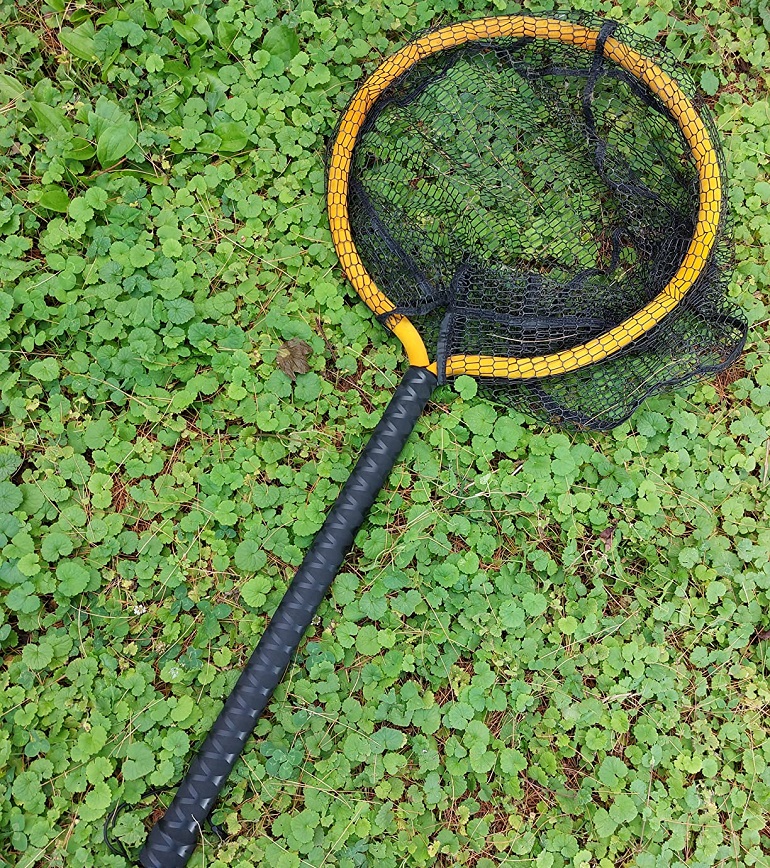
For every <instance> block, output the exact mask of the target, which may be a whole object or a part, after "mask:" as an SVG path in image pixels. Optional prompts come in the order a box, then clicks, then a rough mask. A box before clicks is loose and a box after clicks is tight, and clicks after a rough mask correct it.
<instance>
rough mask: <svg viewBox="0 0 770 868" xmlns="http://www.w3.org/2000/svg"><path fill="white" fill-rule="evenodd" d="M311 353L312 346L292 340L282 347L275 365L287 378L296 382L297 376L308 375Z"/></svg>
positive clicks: (297, 339) (295, 339)
mask: <svg viewBox="0 0 770 868" xmlns="http://www.w3.org/2000/svg"><path fill="white" fill-rule="evenodd" d="M311 352H312V350H311V349H310V345H309V344H307V343H306V342H305V341H303V340H301V339H300V338H291V340H288V341H286V343H285V344H282V345H281V348H280V349H279V350H278V354H277V356H276V357H275V363H276V365H277V366H278V367H279V368H280V370H282V371H283V372H284V374H286V376H287V377H289V378H290V379H291V380H296V379H297V374H306V373H307V372H308V371H309V370H310V365H309V364H308V363H307V359H308V356H309V355H310V353H311Z"/></svg>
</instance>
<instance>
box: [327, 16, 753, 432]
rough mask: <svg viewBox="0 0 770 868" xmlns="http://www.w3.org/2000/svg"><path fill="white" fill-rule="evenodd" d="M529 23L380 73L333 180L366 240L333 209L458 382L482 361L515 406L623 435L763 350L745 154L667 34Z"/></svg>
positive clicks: (380, 292)
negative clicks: (738, 273)
mask: <svg viewBox="0 0 770 868" xmlns="http://www.w3.org/2000/svg"><path fill="white" fill-rule="evenodd" d="M504 20H505V19H485V21H486V22H500V21H504ZM527 20H529V21H531V22H534V23H533V24H532V25H531V26H530V28H529V30H526V29H525V30H523V31H522V29H521V28H520V27H519V28H518V33H517V34H516V35H509V36H505V35H502V36H500V35H495V38H491V36H490V37H487V36H486V35H485V33H484V32H481V33H480V32H479V30H478V27H479V25H483V24H484V22H471V23H469V25H468V26H469V27H470V26H472V27H475V28H476V29H475V30H474V31H473V35H472V37H469V38H470V41H468V39H465V38H462V35H461V36H460V37H455V36H450V37H447V36H446V35H445V34H446V33H447V29H444V30H442V31H438V33H437V34H433V35H431V34H428V35H427V36H424V37H423V38H422V39H421V40H420V41H419V43H418V44H419V45H422V46H423V47H422V48H418V49H417V51H416V53H415V52H413V53H412V54H411V55H409V54H408V50H407V55H406V60H405V61H403V62H402V63H401V65H402V66H404V70H403V71H402V72H400V73H398V74H394V72H393V70H390V71H389V72H386V75H387V76H389V78H390V80H389V81H387V84H385V85H383V82H382V81H381V82H380V83H379V84H378V82H377V76H378V75H379V74H380V71H378V73H375V75H374V76H373V77H372V79H369V80H368V81H367V83H366V84H364V86H363V87H362V88H361V90H360V91H359V93H358V94H357V96H356V97H354V100H353V102H352V103H351V108H350V109H349V111H348V114H347V116H346V119H347V122H348V124H349V129H348V130H347V131H346V130H345V129H341V130H339V131H338V135H337V142H338V147H339V142H340V141H342V148H343V152H344V149H345V147H346V145H345V137H346V135H347V136H348V138H349V144H348V146H347V147H348V150H349V152H350V153H349V159H347V160H343V161H342V162H343V163H344V166H343V168H342V169H341V170H339V172H336V169H335V166H334V165H332V167H331V169H330V175H329V188H330V193H331V195H330V203H333V202H334V189H335V187H336V186H337V185H338V184H341V183H342V182H343V181H344V182H346V190H345V191H344V195H345V202H344V203H342V204H343V206H344V207H346V210H347V213H346V219H347V220H348V221H349V237H350V240H351V242H352V244H351V249H352V254H350V255H349V254H348V250H347V247H346V245H345V243H344V239H343V241H342V242H341V241H340V239H339V238H338V237H337V236H338V235H339V225H338V221H337V220H336V218H335V213H334V211H333V209H331V208H330V214H331V219H332V231H333V234H335V242H336V243H337V248H338V252H339V253H340V259H341V261H342V264H343V266H344V267H345V269H346V271H347V272H348V275H349V276H350V277H351V280H352V281H353V283H354V285H355V286H356V288H357V289H358V291H359V293H361V295H362V297H363V298H364V300H365V301H366V302H367V303H368V304H369V306H370V307H372V308H373V310H374V311H375V313H377V314H378V316H379V318H380V320H381V321H382V322H383V324H385V325H386V326H390V327H393V325H394V324H397V323H399V322H400V321H401V320H402V319H403V318H404V317H406V318H408V319H409V321H410V322H411V323H412V324H413V325H414V326H415V327H416V328H417V330H418V332H419V334H420V336H421V337H422V339H423V341H424V342H425V346H426V348H427V351H428V354H429V355H430V357H431V358H432V359H435V360H436V366H437V373H438V377H439V382H444V381H446V380H448V379H450V378H453V377H457V376H459V375H461V374H470V375H472V376H475V377H477V378H479V383H480V386H481V391H482V392H483V393H484V394H486V395H487V396H488V397H490V398H492V399H493V400H495V401H496V402H499V403H503V404H506V405H509V406H511V407H515V408H517V409H519V410H522V411H524V412H526V413H527V414H529V415H533V416H535V417H538V418H541V419H544V420H547V421H550V422H556V423H560V424H566V425H572V426H577V427H585V428H593V429H606V428H611V427H613V426H614V425H617V424H618V423H619V422H621V421H622V420H624V419H625V418H627V417H628V416H629V415H630V414H631V413H632V412H633V411H634V409H635V408H636V407H637V406H638V405H639V404H640V403H641V402H642V401H643V400H644V399H645V398H646V397H648V396H649V395H651V394H653V393H656V392H660V391H662V390H664V389H668V388H670V387H673V386H676V385H678V384H681V383H684V382H686V381H689V380H692V379H694V378H697V377H701V376H704V375H706V374H710V373H714V372H716V371H719V370H721V369H723V368H725V367H726V366H728V365H730V364H731V363H732V362H733V361H734V360H735V358H736V357H737V355H738V354H739V353H740V351H741V349H742V346H743V343H744V340H745V335H746V321H745V319H744V317H743V315H742V313H741V312H740V310H739V309H737V308H736V306H735V305H734V304H733V303H732V302H731V301H730V300H729V299H728V297H727V294H726V289H727V283H728V280H729V276H730V272H731V246H730V241H729V234H728V231H727V229H728V215H727V197H726V191H725V186H724V182H723V178H724V159H723V155H722V151H721V149H720V146H719V139H718V135H717V132H716V130H715V128H714V125H713V123H712V121H711V118H710V116H709V113H708V111H707V110H706V108H705V107H704V106H703V105H702V104H701V102H700V101H699V99H698V97H697V94H696V89H695V86H694V84H693V82H692V80H691V79H690V78H689V77H688V76H687V74H686V73H685V72H684V71H683V70H682V69H681V68H680V67H679V66H678V65H677V64H676V63H675V62H674V61H673V60H672V58H671V57H670V56H668V55H667V54H666V53H665V52H664V51H663V50H662V49H661V47H660V46H658V45H657V44H656V43H654V42H651V41H648V40H646V39H643V38H642V37H640V36H639V35H638V34H636V33H634V32H633V31H632V30H630V29H628V28H627V27H624V26H623V25H618V24H615V23H614V22H612V23H607V22H602V21H599V20H596V19H592V18H588V17H586V16H582V17H581V18H580V19H574V18H573V19H571V20H564V21H555V20H548V21H545V20H540V21H539V20H538V19H527ZM458 27H462V25H458ZM449 30H450V32H451V31H456V30H457V28H450V29H449ZM489 30H490V33H491V34H497V33H498V31H499V30H500V27H497V28H495V27H494V26H491V25H490V26H489ZM504 30H505V28H503V32H504ZM522 33H523V35H521V34H522ZM554 34H555V35H554ZM466 36H467V34H466ZM432 38H434V39H437V40H444V42H446V43H448V44H447V45H446V47H444V45H443V44H441V43H440V42H439V43H438V44H437V43H436V42H435V41H434V42H432V43H431V41H430V40H431V39H432ZM455 42H457V43H458V44H453V43H455ZM424 46H427V48H426V47H424ZM403 53H404V52H403V51H402V54H403ZM420 54H424V55H425V56H423V57H420ZM415 56H416V57H417V58H418V59H417V60H416V61H415V59H414V58H415ZM373 82H374V83H373ZM378 91H379V92H378ZM357 101H358V103H359V104H361V105H362V106H363V108H362V110H361V111H360V112H359V113H358V114H357V113H356V110H355V107H356V104H357ZM351 114H352V122H351ZM338 162H339V159H338ZM343 175H344V178H343V177H342V176H343Z"/></svg>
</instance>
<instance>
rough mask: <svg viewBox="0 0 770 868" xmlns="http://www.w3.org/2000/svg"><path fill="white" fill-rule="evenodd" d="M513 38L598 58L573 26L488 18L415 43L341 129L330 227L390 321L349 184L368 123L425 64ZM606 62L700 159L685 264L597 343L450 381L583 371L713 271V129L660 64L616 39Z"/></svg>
mask: <svg viewBox="0 0 770 868" xmlns="http://www.w3.org/2000/svg"><path fill="white" fill-rule="evenodd" d="M504 37H531V38H535V39H553V40H557V41H559V42H564V43H568V44H570V45H575V46H577V47H579V48H583V49H585V50H586V51H594V50H595V48H596V40H597V38H598V37H599V32H598V31H596V30H591V29H590V28H586V27H584V26H582V25H579V24H573V23H571V22H568V21H559V20H556V19H549V18H534V17H530V16H523V15H522V16H520V15H506V16H498V17H494V18H480V19H478V20H476V21H466V22H462V23H460V24H454V25H451V26H449V27H444V28H441V29H440V30H436V31H434V32H433V33H428V34H426V35H425V36H423V37H422V38H420V39H418V40H416V41H414V42H411V43H409V44H408V45H406V46H404V48H402V49H401V50H400V51H397V52H396V53H395V54H393V55H392V56H391V57H389V58H388V59H387V60H385V61H384V62H383V63H382V64H381V66H380V67H378V69H377V70H376V71H375V72H374V73H373V75H372V76H371V77H370V78H369V79H368V80H367V81H366V82H365V83H364V85H363V86H362V87H361V89H360V90H359V91H358V93H357V94H356V95H355V97H354V99H353V101H352V102H351V103H350V105H349V106H348V109H347V111H346V113H345V115H344V117H343V119H342V121H341V123H340V127H339V131H338V133H337V138H336V140H335V142H334V146H333V148H332V154H331V159H330V162H329V183H328V195H327V206H328V212H329V224H330V227H331V233H332V239H333V241H334V246H335V248H336V250H337V255H338V256H339V259H340V263H341V264H342V267H343V269H344V271H345V273H346V275H347V276H348V279H349V280H350V282H351V283H352V285H353V287H354V288H355V290H356V291H357V292H358V294H359V295H360V296H361V298H362V299H363V300H364V302H366V304H367V305H368V306H369V307H370V308H371V309H372V310H373V311H374V312H375V313H377V314H380V315H381V314H385V313H388V312H389V311H391V310H394V309H395V305H394V304H393V302H392V301H391V300H390V299H389V298H388V297H387V296H386V295H385V294H384V293H383V292H381V291H380V289H379V288H378V287H377V285H376V284H375V282H374V281H373V280H372V278H371V277H370V276H369V274H368V273H367V271H366V269H365V267H364V265H363V262H362V261H361V258H360V257H359V255H358V252H357V251H356V248H355V245H354V243H353V238H352V235H351V230H350V221H349V217H348V197H347V190H348V177H349V174H350V168H351V162H352V157H353V148H354V145H355V141H356V137H357V135H358V132H359V130H360V129H361V125H362V124H363V122H364V119H365V118H366V115H367V113H368V112H369V110H370V109H371V107H372V105H373V104H374V102H375V101H376V100H377V98H378V97H379V96H380V94H382V92H383V90H385V88H386V87H387V86H388V85H389V84H391V82H393V80H394V79H396V78H397V77H398V76H399V75H401V74H402V73H404V72H405V71H406V70H407V69H409V68H410V67H411V66H413V65H414V64H415V63H417V62H418V61H420V60H422V59H423V58H425V57H428V56H429V55H431V54H435V53H436V52H438V51H443V50H445V49H447V48H452V47H454V46H456V45H461V44H463V43H466V42H472V41H474V40H479V39H500V38H504ZM604 54H605V56H606V57H608V58H610V59H611V60H614V61H615V62H616V63H617V64H619V65H620V66H622V67H623V68H624V69H626V70H627V71H628V72H630V73H631V74H632V75H634V76H635V77H636V78H637V79H639V80H640V81H643V82H644V83H645V84H646V85H647V86H648V87H649V88H650V90H651V91H652V92H653V93H655V94H656V95H657V96H658V97H659V99H660V100H661V101H662V102H663V103H664V104H665V105H666V107H667V108H668V109H669V111H670V112H671V115H672V117H673V118H674V119H675V120H676V122H677V124H678V125H679V127H680V129H681V130H682V133H683V135H684V137H685V140H686V141H687V143H688V145H689V146H690V149H691V151H692V155H693V160H694V162H695V165H696V169H697V172H698V178H699V182H700V193H699V208H698V220H697V223H696V226H695V229H694V231H693V236H692V239H691V241H690V244H689V246H688V248H687V252H686V253H685V255H684V258H683V259H682V263H681V265H680V266H679V269H678V270H677V272H676V274H675V275H674V276H673V277H672V278H671V280H670V281H669V283H668V284H667V285H666V286H665V287H664V289H663V290H662V291H661V292H660V293H659V294H658V295H657V296H656V297H655V298H654V299H653V300H652V301H651V302H649V303H648V304H647V305H645V306H644V307H643V308H641V309H640V310H639V311H637V313H635V314H634V315H633V316H631V317H629V318H628V319H626V320H624V321H623V322H622V323H620V324H619V325H617V326H615V327H614V328H612V329H610V330H609V331H607V332H605V333H604V334H603V335H600V336H599V337H597V338H594V339H593V340H590V341H587V342H586V343H584V344H581V345H579V346H576V347H572V348H571V349H568V350H562V351H561V352H558V353H551V354H549V355H545V356H533V357H530V358H511V357H507V356H481V355H467V354H459V355H453V356H450V357H449V358H448V359H447V363H446V374H447V376H456V375H459V374H470V375H471V376H475V377H501V378H508V379H531V378H533V377H546V376H553V375H554V374H563V373H567V372H569V371H575V370H578V369H579V368H582V367H585V366H586V365H590V364H593V363H594V362H598V361H601V360H602V359H605V358H607V357H608V356H610V355H613V354H614V353H616V352H617V351H618V350H620V349H622V348H623V347H625V346H627V345H628V344H630V343H631V342H632V341H635V340H637V339H638V338H639V337H641V336H642V335H643V334H645V333H646V332H648V331H649V330H650V329H651V328H653V327H654V326H655V325H656V324H657V323H659V322H660V321H661V320H662V319H663V318H664V317H665V316H666V315H667V314H669V313H670V312H671V311H672V310H673V309H674V308H675V307H676V306H677V304H678V303H679V302H680V301H681V300H682V298H684V296H685V294H686V293H687V291H688V290H689V289H690V287H691V286H692V285H693V283H694V282H695V280H696V279H697V278H698V275H699V274H700V273H701V271H702V270H703V268H704V266H705V264H706V261H707V259H708V256H709V254H710V253H711V249H712V247H713V246H714V242H715V240H716V237H717V231H718V228H719V219H720V211H721V201H722V182H721V177H720V172H719V162H718V159H717V155H716V152H715V151H714V147H713V145H712V143H711V139H710V137H709V134H708V130H707V129H706V127H705V124H704V123H703V120H702V119H701V117H700V115H699V114H698V112H697V110H696V109H695V107H694V106H693V104H692V102H691V101H690V100H689V99H688V97H687V96H686V94H685V93H684V92H683V91H682V89H681V88H680V87H679V85H678V84H677V83H676V82H675V81H674V79H672V78H671V77H670V76H669V75H667V74H666V73H665V72H664V71H663V70H662V69H661V68H660V67H659V66H658V65H657V64H655V63H653V62H652V61H651V60H649V59H647V58H645V57H643V56H642V55H640V54H639V53H638V52H637V51H634V49H632V48H630V47H629V46H627V45H624V44H623V43H622V42H619V41H618V40H616V39H613V38H612V37H609V38H608V39H607V40H606V42H605V45H604ZM390 327H391V328H392V329H393V331H394V332H395V333H396V335H397V336H398V337H399V338H400V339H401V341H402V343H403V344H404V348H405V350H406V352H407V355H408V357H409V361H410V363H411V364H413V365H421V366H427V365H428V361H429V357H428V353H427V350H426V348H425V343H424V342H423V340H422V338H421V337H420V335H419V333H418V332H417V330H416V329H415V327H414V326H413V325H412V323H411V322H410V321H409V320H408V318H407V317H405V316H403V315H398V316H394V317H393V318H392V321H391V323H390Z"/></svg>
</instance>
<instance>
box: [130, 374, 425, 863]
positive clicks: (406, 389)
mask: <svg viewBox="0 0 770 868" xmlns="http://www.w3.org/2000/svg"><path fill="white" fill-rule="evenodd" d="M435 386H436V377H435V375H434V374H432V373H431V372H430V371H428V370H426V369H425V368H409V369H408V370H407V372H406V374H404V378H403V380H402V381H401V383H400V384H399V386H398V388H397V389H396V392H395V394H394V395H393V398H392V399H391V401H390V403H389V404H388V407H387V409H386V410H385V413H384V415H383V417H382V419H381V420H380V422H379V424H378V425H377V427H376V428H375V429H374V432H373V433H372V436H371V439H370V440H369V442H368V443H367V444H366V447H365V448H364V451H363V453H362V455H361V457H360V458H359V459H358V462H357V463H356V466H355V468H354V469H353V472H352V474H351V475H350V478H349V479H348V481H347V482H346V483H345V485H344V487H343V489H342V491H341V492H340V494H339V496H338V497H337V500H336V501H335V503H334V506H333V507H332V509H331V511H330V513H329V515H328V517H327V518H326V521H325V522H324V524H323V527H322V528H321V530H320V531H319V532H318V535H317V536H316V538H315V540H314V541H313V544H312V546H311V548H310V550H309V551H308V553H307V555H306V556H305V559H304V560H303V561H302V565H301V566H300V568H299V570H298V571H297V574H296V576H295V577H294V580H293V581H292V583H291V584H290V585H289V587H288V589H287V591H286V593H285V594H284V597H283V599H282V600H281V602H280V604H279V606H278V608H277V609H276V611H275V614H274V615H273V617H272V619H271V621H270V624H269V625H268V627H267V629H266V630H265V632H264V634H263V635H262V638H261V640H260V642H259V644H258V645H257V647H256V649H255V650H254V653H253V654H252V655H251V658H250V659H249V662H248V663H247V664H246V668H245V669H244V671H243V674H242V675H241V677H240V678H239V679H238V683H237V684H236V685H235V688H234V689H233V692H232V693H231V694H230V696H229V698H228V699H227V701H226V702H225V705H224V708H223V709H222V711H221V712H220V714H219V717H218V718H217V719H216V721H215V722H214V726H213V727H212V728H211V731H210V732H209V734H208V736H207V737H206V740H205V741H204V742H203V745H202V746H201V748H200V750H199V751H198V754H197V756H196V757H195V759H194V760H193V762H192V765H191V766H190V770H189V771H188V772H187V776H186V777H185V779H184V780H183V781H182V783H181V785H180V787H179V789H178V790H177V793H176V796H175V797H174V801H173V802H172V803H171V805H170V806H169V808H168V810H167V811H166V813H165V815H164V816H163V817H162V818H161V820H160V821H159V822H158V823H157V825H156V826H155V827H154V828H153V829H152V831H151V832H150V834H149V837H148V838H147V842H146V843H145V845H144V849H143V850H142V852H141V854H140V856H139V861H140V863H141V864H142V865H143V866H145V868H183V866H184V865H186V864H187V861H188V860H189V858H190V856H191V855H192V853H193V851H194V850H195V846H196V843H197V840H198V834H199V831H200V827H201V825H202V824H203V821H204V820H205V819H206V817H208V815H209V814H210V813H211V810H212V808H213V806H214V802H215V801H216V798H217V796H218V795H219V792H220V790H221V789H222V787H223V786H224V784H225V782H226V781H227V778H228V777H229V775H230V772H231V771H232V768H233V766H234V765H235V761H236V760H237V759H238V757H239V756H240V754H241V751H242V750H243V747H244V745H245V743H246V740H247V739H248V738H249V736H250V735H251V733H252V731H253V730H254V727H255V726H256V724H257V721H258V720H259V717H260V715H261V714H262V712H263V711H264V709H265V706H266V705H267V703H268V700H269V699H270V696H271V695H272V693H273V691H274V690H275V688H276V687H277V686H278V683H279V682H280V680H281V678H282V677H283V673H284V672H285V670H286V667H287V666H288V665H289V661H290V660H291V657H292V655H293V654H294V652H295V651H296V649H297V646H298V645H299V642H300V640H301V639H302V636H303V635H304V633H305V631H306V630H307V628H308V627H309V625H310V622H311V620H312V619H313V616H314V615H315V613H316V611H317V609H318V606H319V605H320V604H321V600H323V598H324V596H325V594H326V591H327V590H328V589H329V585H331V583H332V580H333V579H334V577H335V576H336V575H337V572H338V571H339V568H340V567H341V566H342V562H343V560H344V559H345V555H346V554H347V553H348V552H349V551H350V548H351V546H352V545H353V539H354V537H355V535H356V532H357V531H358V529H359V528H360V527H361V523H362V522H363V520H364V517H365V516H366V513H367V512H368V510H369V507H370V506H371V505H372V504H373V503H374V501H375V499H376V497H377V494H378V493H379V491H380V489H381V488H382V486H383V484H384V482H385V480H386V478H387V476H388V474H389V473H390V471H391V468H392V467H393V464H394V463H395V461H396V458H398V455H399V453H400V452H401V449H402V448H403V446H404V443H406V441H407V439H408V437H409V434H410V433H411V431H412V429H413V428H414V425H415V423H416V422H417V419H418V418H419V417H420V414H421V413H422V411H423V409H424V407H425V405H426V404H427V402H428V399H429V398H430V396H431V393H432V392H433V389H434V387H435Z"/></svg>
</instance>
